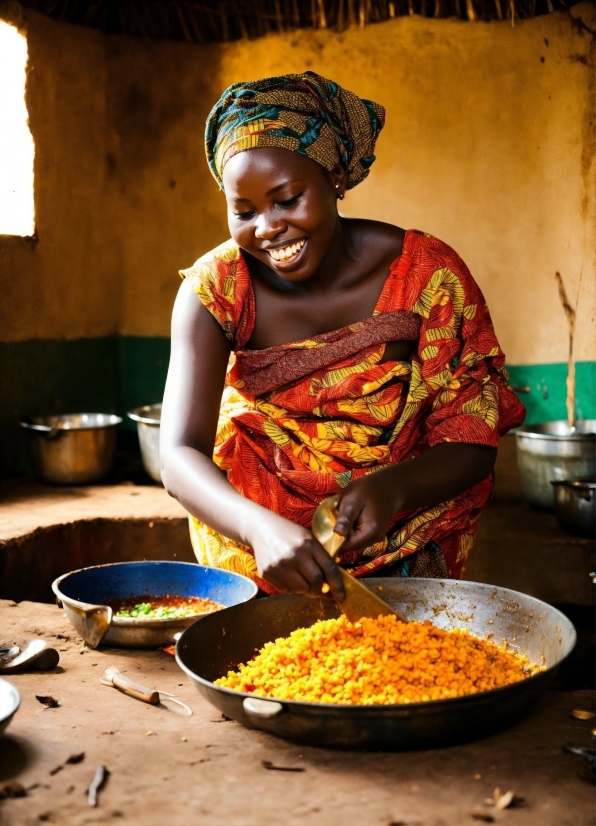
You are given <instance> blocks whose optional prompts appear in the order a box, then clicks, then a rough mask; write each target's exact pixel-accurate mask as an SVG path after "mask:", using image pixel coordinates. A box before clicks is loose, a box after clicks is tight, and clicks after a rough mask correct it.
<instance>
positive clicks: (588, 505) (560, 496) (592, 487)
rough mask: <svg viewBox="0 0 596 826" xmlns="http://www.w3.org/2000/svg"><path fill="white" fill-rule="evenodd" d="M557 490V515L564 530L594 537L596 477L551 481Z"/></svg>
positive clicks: (589, 537)
mask: <svg viewBox="0 0 596 826" xmlns="http://www.w3.org/2000/svg"><path fill="white" fill-rule="evenodd" d="M551 484H552V486H553V488H554V492H555V516H556V517H557V522H558V523H559V525H560V526H561V527H562V528H563V530H564V531H568V532H569V533H572V534H575V535H576V536H583V537H586V538H587V539H594V537H595V536H596V479H595V478H594V477H593V476H592V477H590V478H588V479H567V480H565V481H563V482H551Z"/></svg>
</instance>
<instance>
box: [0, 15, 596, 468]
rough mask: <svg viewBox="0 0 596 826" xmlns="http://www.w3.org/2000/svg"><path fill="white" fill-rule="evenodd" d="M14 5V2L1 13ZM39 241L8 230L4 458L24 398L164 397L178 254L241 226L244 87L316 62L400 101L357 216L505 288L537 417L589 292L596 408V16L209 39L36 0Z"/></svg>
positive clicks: (552, 411) (504, 326)
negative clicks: (237, 136) (103, 20)
mask: <svg viewBox="0 0 596 826" xmlns="http://www.w3.org/2000/svg"><path fill="white" fill-rule="evenodd" d="M0 13H1V11H0ZM27 21H28V41H29V54H30V72H29V80H28V87H27V105H28V109H29V114H30V123H31V130H32V133H33V137H34V140H35V147H36V155H35V202H36V224H37V233H36V238H35V239H32V240H31V239H29V240H27V239H18V238H10V237H6V236H1V237H0V294H1V295H2V301H1V302H0V342H1V343H0V465H4V466H5V467H6V466H8V465H10V466H16V465H15V462H16V461H17V460H16V459H15V456H16V453H18V449H17V446H16V445H17V442H16V441H15V438H14V434H15V430H14V423H15V421H16V417H17V416H18V414H19V413H29V414H36V413H43V412H59V411H60V410H66V409H74V408H78V409H82V408H85V407H86V408H87V409H90V408H91V407H93V408H95V409H98V408H99V407H102V408H103V409H106V410H108V409H116V408H118V409H121V410H122V409H126V408H127V407H131V406H132V405H133V404H141V403H146V402H151V401H157V400H158V399H159V397H160V394H161V390H162V387H163V379H164V376H165V370H166V366H167V357H168V348H169V339H168V336H169V319H170V311H171V306H172V302H173V300H174V296H175V293H176V290H177V288H178V276H177V270H178V269H179V268H180V267H183V266H188V265H189V264H190V263H192V261H193V260H194V259H195V258H197V257H198V256H199V255H201V254H202V253H203V252H205V251H206V250H208V249H210V248H211V247H213V246H214V245H215V244H217V243H219V242H220V241H221V240H223V239H225V237H226V236H227V227H226V219H225V211H224V203H223V198H222V196H221V195H220V194H219V193H218V190H217V187H216V185H215V183H214V181H213V180H212V178H211V176H210V174H209V172H208V169H207V166H206V163H205V160H204V154H203V138H202V136H203V128H204V122H205V118H206V115H207V113H208V111H209V108H210V107H211V105H212V104H213V103H214V102H215V100H216V99H217V97H218V95H219V94H220V93H221V91H222V90H223V89H224V88H225V87H226V86H227V85H228V84H230V83H232V82H234V81H237V80H240V79H247V78H251V77H261V76H265V75H267V74H274V73H282V72H289V71H303V70H305V69H313V70H315V71H318V72H320V73H322V74H326V75H329V76H331V77H333V78H335V79H336V80H337V81H338V82H340V83H342V84H345V85H346V86H347V87H348V88H350V89H353V90H354V91H356V92H358V93H359V94H361V95H363V96H366V97H370V98H372V99H374V100H377V101H379V102H381V103H383V104H384V105H385V106H386V107H387V125H386V127H385V130H384V131H383V133H382V134H381V137H380V139H379V143H378V152H377V155H378V161H377V163H376V164H375V165H374V167H373V170H372V173H371V175H370V177H369V179H368V180H367V181H366V182H365V183H363V184H362V185H361V186H359V187H358V188H356V189H355V190H353V191H352V192H350V193H349V194H348V197H347V198H346V200H345V201H344V202H343V204H342V208H343V209H344V210H345V214H347V215H364V216H368V217H374V218H378V219H381V220H385V221H391V222H394V223H397V224H400V225H402V226H405V227H417V228H420V229H423V230H425V231H427V232H430V233H433V234H435V235H437V236H439V237H440V238H442V239H443V240H445V241H447V242H448V243H450V244H451V245H452V246H454V247H455V248H456V249H457V250H458V252H459V253H460V254H461V255H462V257H463V258H464V259H465V260H466V261H467V263H468V265H469V266H470V268H471V270H472V272H473V274H474V275H475V277H476V279H477V280H478V282H479V283H480V285H481V287H482V289H483V290H484V292H485V294H486V296H487V299H488V301H489V305H490V307H491V311H492V314H493V319H494V322H495V326H496V329H497V333H498V335H499V337H500V339H501V343H502V345H503V347H504V349H505V351H506V353H507V356H508V361H509V364H510V365H511V368H512V376H513V378H514V381H515V382H516V383H518V384H528V385H530V386H531V392H530V393H529V394H527V395H526V396H525V397H524V401H526V402H528V406H529V409H530V411H531V416H532V417H533V418H534V419H536V418H543V419H544V418H557V417H558V416H560V415H563V411H564V406H563V407H562V405H563V399H564V379H565V365H564V363H565V361H566V358H567V328H566V321H565V317H564V314H563V311H562V309H561V306H560V304H559V300H558V296H557V289H556V283H555V277H554V273H555V271H557V270H558V271H560V272H561V274H562V276H563V279H564V281H565V283H566V285H567V289H568V293H569V295H570V296H571V298H572V300H575V298H576V296H577V294H578V286H579V285H580V279H581V287H580V292H579V304H578V318H577V331H576V348H575V355H576V358H577V359H578V361H579V362H581V363H580V366H579V368H578V377H579V383H580V387H579V394H578V403H579V406H580V408H581V409H580V415H596V413H595V412H594V410H593V408H594V406H595V405H594V395H595V394H594V389H593V385H594V363H595V361H594V360H595V358H596V353H595V350H596V342H595V341H594V335H593V329H594V304H595V296H594V293H595V279H594V270H595V260H594V258H595V252H594V250H595V249H596V243H595V240H596V239H595V237H594V234H595V229H594V228H595V227H596V221H595V220H594V218H595V206H594V189H593V185H592V183H591V182H592V181H593V176H594V151H593V150H594V129H593V122H594V96H593V91H594V90H593V77H594V67H593V62H592V57H591V51H590V49H591V44H592V36H591V34H590V31H589V30H590V29H591V30H593V29H594V25H595V23H594V12H593V9H592V7H591V6H590V5H589V4H587V3H582V4H579V5H576V6H574V7H573V9H572V11H571V13H570V14H561V13H556V14H551V15H548V16H543V17H537V18H534V19H532V20H528V21H524V22H520V23H517V24H516V25H515V27H514V28H512V27H511V24H510V23H508V22H503V23H490V24H485V23H476V24H470V23H464V22H459V21H454V20H429V19H426V18H419V17H412V18H398V19H395V20H392V21H389V22H387V23H383V24H378V25H371V26H369V27H367V28H365V29H363V30H361V29H351V30H348V31H347V32H344V33H343V34H337V33H334V32H328V31H322V32H314V33H313V32H311V31H300V32H295V33H292V34H285V35H272V36H269V37H267V38H263V39H260V40H256V41H242V42H238V43H228V44H218V45H211V46H194V45H189V44H182V43H147V42H143V41H137V40H132V39H129V38H121V37H106V36H104V35H101V34H98V33H96V32H93V31H90V30H88V29H84V28H81V27H75V26H69V25H65V24H59V23H55V22H53V21H51V20H49V19H47V18H45V17H43V16H41V15H37V14H35V13H33V12H28V13H27Z"/></svg>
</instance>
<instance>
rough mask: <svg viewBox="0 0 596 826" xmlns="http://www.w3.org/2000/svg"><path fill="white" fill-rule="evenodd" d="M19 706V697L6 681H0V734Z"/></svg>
mask: <svg viewBox="0 0 596 826" xmlns="http://www.w3.org/2000/svg"><path fill="white" fill-rule="evenodd" d="M20 705H21V695H20V694H19V692H18V691H17V689H16V688H15V687H14V686H13V685H11V684H10V683H9V682H7V681H6V680H0V734H2V732H3V731H4V730H5V729H6V727H7V726H8V724H9V723H10V721H11V720H12V718H13V717H14V716H15V714H16V713H17V710H18V708H19V706H20Z"/></svg>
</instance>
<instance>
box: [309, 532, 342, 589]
mask: <svg viewBox="0 0 596 826" xmlns="http://www.w3.org/2000/svg"><path fill="white" fill-rule="evenodd" d="M313 556H314V558H315V560H316V563H317V565H318V566H319V568H320V569H321V570H322V571H323V575H324V577H325V580H326V581H327V584H328V585H329V588H330V589H331V596H332V597H333V599H335V600H336V601H337V602H343V601H344V599H345V598H346V592H345V589H344V586H343V582H342V581H341V574H340V572H339V568H338V566H337V564H336V563H335V562H334V560H333V559H331V557H330V556H329V554H328V553H327V551H326V550H325V548H323V546H322V545H320V544H319V543H318V542H317V543H316V544H315V546H314V548H313Z"/></svg>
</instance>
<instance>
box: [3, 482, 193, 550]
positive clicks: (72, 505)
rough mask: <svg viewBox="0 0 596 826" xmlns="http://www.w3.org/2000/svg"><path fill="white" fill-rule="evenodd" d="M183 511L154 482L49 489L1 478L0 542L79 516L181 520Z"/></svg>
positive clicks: (32, 483)
mask: <svg viewBox="0 0 596 826" xmlns="http://www.w3.org/2000/svg"><path fill="white" fill-rule="evenodd" d="M187 517H188V514H187V513H186V511H185V510H184V508H183V507H182V505H180V503H179V502H177V501H176V500H175V499H172V497H171V496H168V494H167V493H166V491H165V490H164V488H162V487H161V486H159V485H133V484H132V483H126V482H125V483H123V484H120V485H89V486H88V487H85V486H79V487H66V486H65V487H54V486H51V485H43V484H40V483H39V482H35V481H32V480H30V479H19V480H16V481H15V480H11V481H5V482H0V543H2V542H3V541H8V540H12V539H15V538H17V537H20V536H26V535H27V534H30V533H33V532H34V531H37V530H39V529H43V528H48V527H52V526H53V525H61V524H64V523H68V522H76V521H77V520H81V519H98V518H104V519H144V518H147V519H153V518H161V519H180V518H187Z"/></svg>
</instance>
